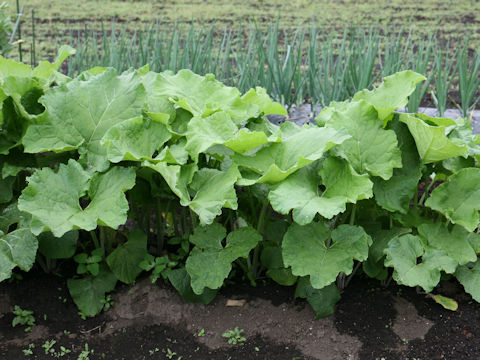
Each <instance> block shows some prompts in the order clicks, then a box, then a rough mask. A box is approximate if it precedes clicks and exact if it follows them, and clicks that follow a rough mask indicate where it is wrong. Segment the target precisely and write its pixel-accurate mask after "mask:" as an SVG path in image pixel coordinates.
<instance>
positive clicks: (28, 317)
mask: <svg viewBox="0 0 480 360" xmlns="http://www.w3.org/2000/svg"><path fill="white" fill-rule="evenodd" d="M13 314H14V315H15V317H14V318H13V320H12V326H13V327H15V326H17V325H27V327H26V328H25V332H30V331H31V330H32V328H31V327H32V326H34V325H35V317H34V316H33V311H31V310H22V308H21V307H20V306H18V305H15V308H14V310H13Z"/></svg>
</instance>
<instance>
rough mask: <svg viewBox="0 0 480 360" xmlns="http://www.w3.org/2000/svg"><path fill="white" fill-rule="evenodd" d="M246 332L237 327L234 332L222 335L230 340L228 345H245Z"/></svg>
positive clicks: (229, 331)
mask: <svg viewBox="0 0 480 360" xmlns="http://www.w3.org/2000/svg"><path fill="white" fill-rule="evenodd" d="M243 332H244V330H243V329H239V328H238V326H235V328H234V329H233V330H228V331H226V332H224V333H223V334H222V337H224V338H226V339H228V343H229V344H232V345H243V343H244V342H245V341H247V338H246V337H244V336H242V333H243Z"/></svg>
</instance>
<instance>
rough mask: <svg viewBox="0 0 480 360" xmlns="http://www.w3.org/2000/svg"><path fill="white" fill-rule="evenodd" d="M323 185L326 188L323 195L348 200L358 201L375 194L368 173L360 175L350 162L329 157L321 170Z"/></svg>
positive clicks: (351, 201)
mask: <svg viewBox="0 0 480 360" xmlns="http://www.w3.org/2000/svg"><path fill="white" fill-rule="evenodd" d="M320 175H321V177H322V182H323V185H325V186H326V188H327V189H326V190H325V192H324V193H323V195H322V196H323V197H326V198H334V197H338V196H341V197H344V198H345V201H346V202H349V203H356V202H357V201H358V200H363V199H368V198H371V197H372V196H373V193H372V186H373V183H372V182H371V181H370V179H369V177H368V175H367V174H363V175H358V174H357V173H356V172H355V170H354V169H353V168H352V167H351V166H350V164H348V162H346V161H344V160H342V159H339V158H336V157H333V156H332V157H329V158H327V159H325V161H324V162H323V166H322V169H321V170H320Z"/></svg>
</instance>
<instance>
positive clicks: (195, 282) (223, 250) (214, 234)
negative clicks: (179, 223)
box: [185, 224, 262, 295]
mask: <svg viewBox="0 0 480 360" xmlns="http://www.w3.org/2000/svg"><path fill="white" fill-rule="evenodd" d="M209 227H211V229H207V230H205V229H203V230H202V228H201V227H197V228H196V229H195V231H194V236H196V237H195V238H193V239H191V241H195V243H196V244H197V245H196V246H195V247H194V248H193V250H192V251H191V253H190V256H189V257H188V259H187V262H186V265H185V268H186V270H187V272H188V274H189V275H190V277H191V279H192V282H191V285H192V289H193V291H194V293H195V294H197V295H200V294H202V293H203V292H204V289H205V288H210V289H218V288H220V287H221V286H222V284H223V281H224V280H225V278H226V277H227V276H228V274H229V273H230V270H231V269H232V262H233V261H235V260H236V259H238V258H239V257H247V256H248V254H249V253H250V250H252V249H253V248H254V247H255V246H257V244H258V242H259V241H260V240H262V237H261V236H260V234H258V233H257V232H256V231H255V230H254V229H253V228H251V227H243V228H239V229H237V230H235V231H233V232H231V233H229V234H228V236H227V240H226V245H225V247H222V246H221V241H222V238H223V237H224V236H225V235H224V234H225V230H224V229H222V227H221V226H218V225H214V224H212V225H209ZM197 231H198V232H200V233H201V234H200V235H195V233H196V232H197ZM207 237H210V241H208V238H207ZM204 246H208V247H204Z"/></svg>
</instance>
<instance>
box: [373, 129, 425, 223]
mask: <svg viewBox="0 0 480 360" xmlns="http://www.w3.org/2000/svg"><path fill="white" fill-rule="evenodd" d="M391 128H392V130H393V131H395V134H396V135H397V139H398V147H399V148H400V150H401V152H402V167H401V168H400V169H394V170H393V176H392V177H391V178H390V179H388V180H383V179H381V178H374V180H373V183H374V185H373V192H374V194H375V201H376V202H377V203H378V204H379V205H380V206H381V207H383V208H384V209H385V210H388V211H392V212H395V211H398V212H400V213H402V214H406V213H407V212H408V210H409V208H410V201H411V199H412V198H413V196H414V195H415V191H416V190H417V186H418V182H419V180H420V178H421V176H422V171H421V166H422V164H421V161H420V158H419V156H418V153H417V149H416V147H415V141H414V139H413V137H412V136H411V135H410V132H409V131H408V128H407V126H406V125H405V124H402V123H401V122H399V121H397V120H394V121H393V122H392V123H391Z"/></svg>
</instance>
